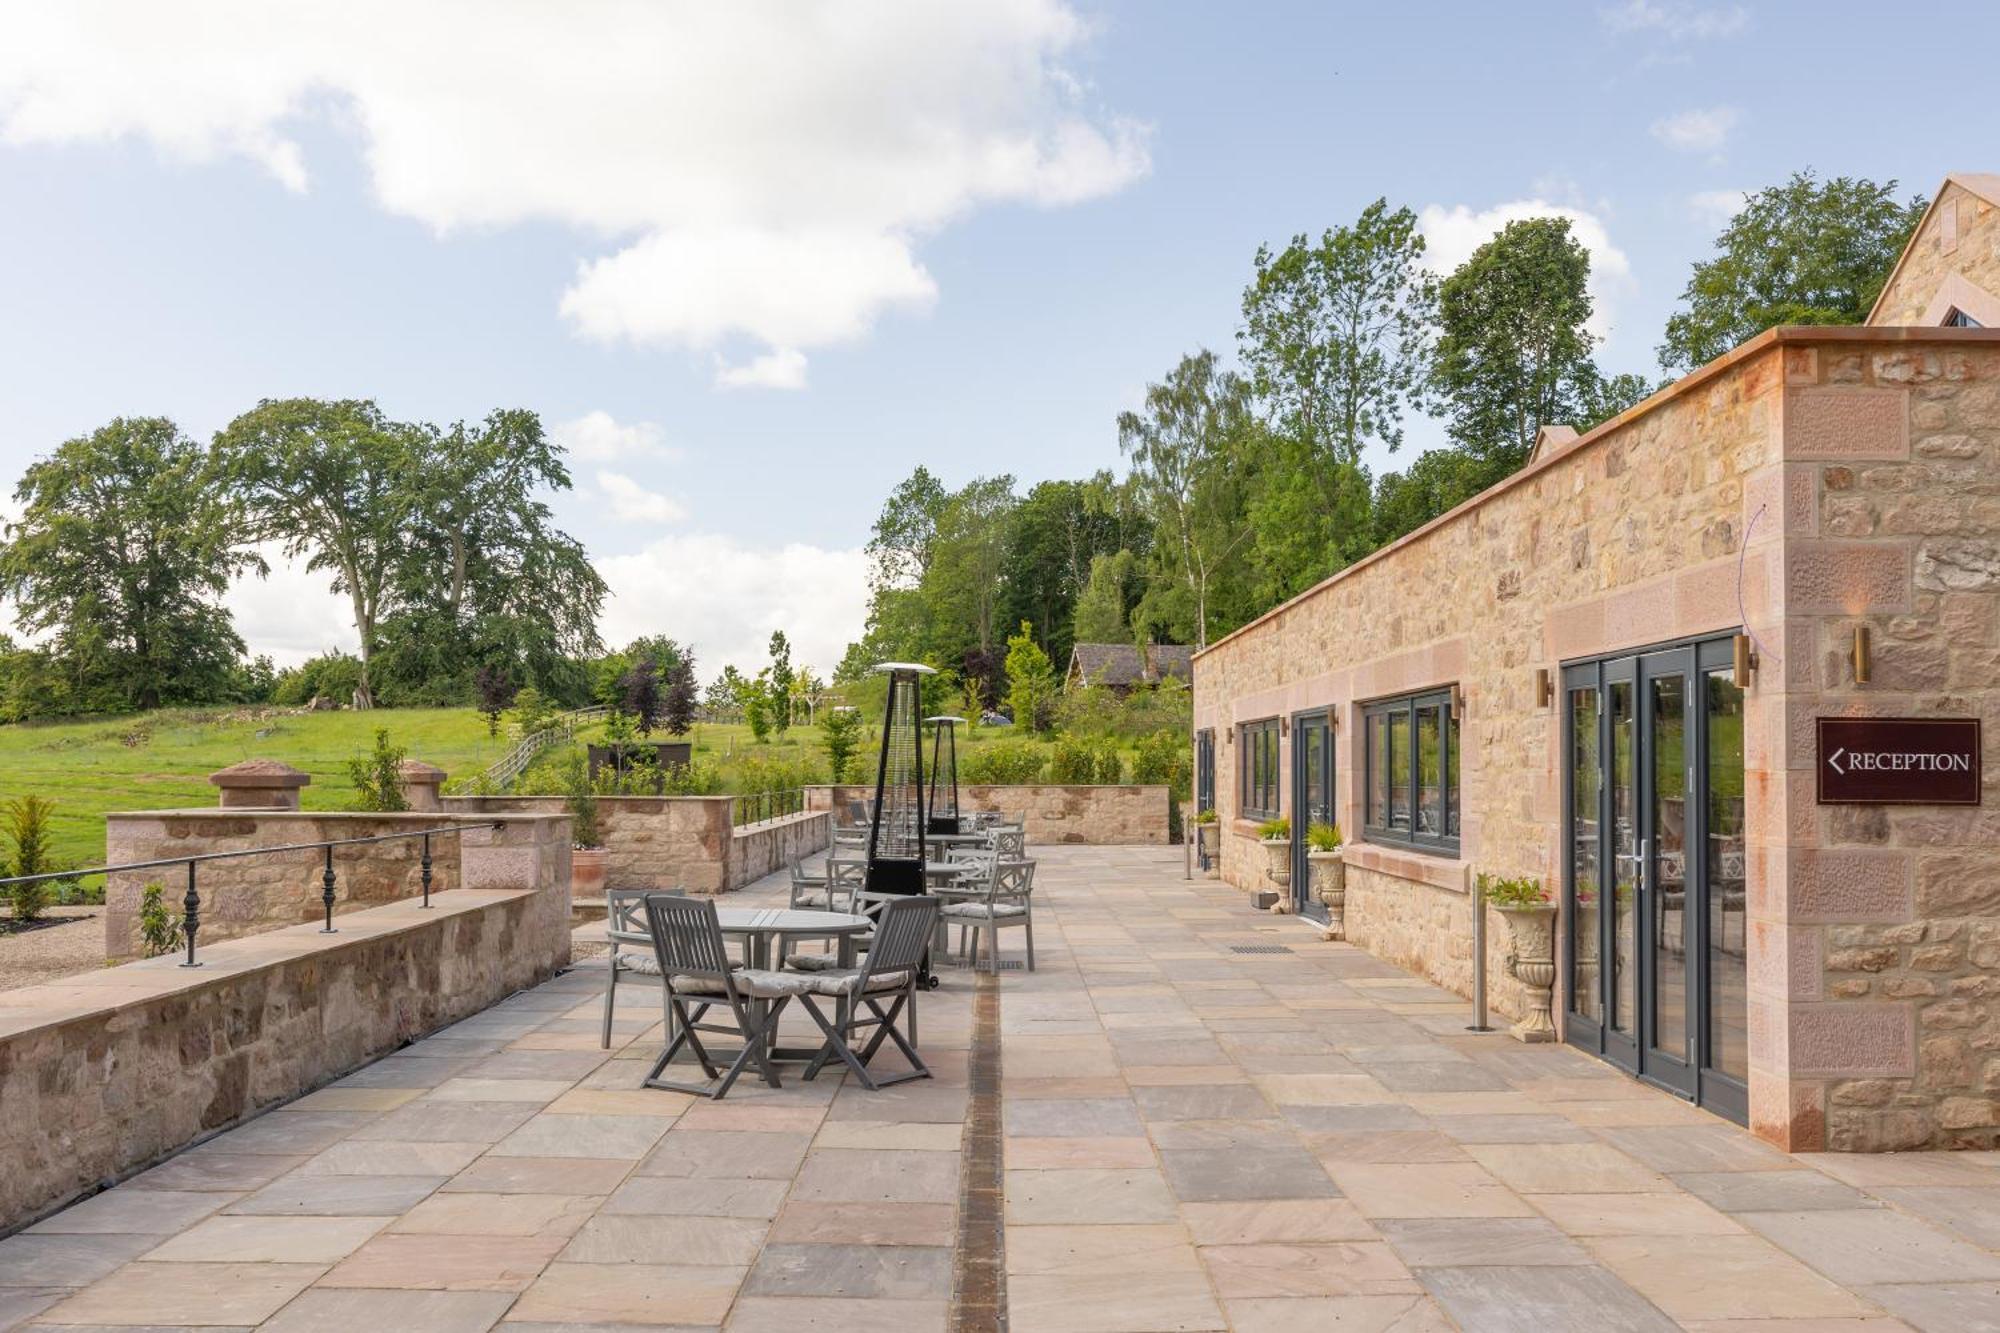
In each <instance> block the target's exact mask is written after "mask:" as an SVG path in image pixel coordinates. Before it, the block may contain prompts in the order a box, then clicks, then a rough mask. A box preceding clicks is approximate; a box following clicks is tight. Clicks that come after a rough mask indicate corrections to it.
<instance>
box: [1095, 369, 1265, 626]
mask: <svg viewBox="0 0 2000 1333" xmlns="http://www.w3.org/2000/svg"><path fill="white" fill-rule="evenodd" d="M1255 435H1256V424H1255V420H1254V417H1253V414H1252V411H1251V402H1250V386H1249V384H1248V383H1247V382H1245V381H1244V379H1243V378H1242V377H1241V376H1239V375H1236V374H1234V373H1232V372H1230V371H1226V370H1222V369H1219V368H1218V367H1217V365H1216V359H1215V353H1213V352H1209V351H1202V352H1197V353H1195V354H1194V355H1192V356H1184V357H1182V358H1181V361H1180V364H1179V365H1177V366H1175V367H1174V368H1173V370H1171V371H1169V372H1168V374H1167V377H1166V378H1165V379H1164V380H1162V381H1161V382H1159V383H1158V384H1150V385H1148V386H1146V400H1145V404H1144V406H1143V407H1142V408H1141V410H1139V411H1137V412H1129V411H1128V412H1121V413H1119V414H1118V447H1119V448H1120V449H1121V450H1123V451H1124V454H1125V456H1126V458H1127V459H1129V460H1130V462H1131V468H1132V481H1133V485H1134V487H1135V489H1136V490H1137V493H1138V495H1139V497H1140V500H1141V503H1142V504H1143V505H1144V506H1145V508H1146V510H1147V512H1148V513H1149V514H1150V516H1151V518H1152V521H1153V526H1154V536H1153V558H1154V562H1155V568H1156V569H1157V570H1158V571H1160V574H1161V578H1160V579H1159V580H1157V582H1156V587H1157V588H1158V590H1159V591H1160V593H1161V594H1162V595H1161V596H1156V597H1153V598H1151V599H1150V606H1149V611H1150V613H1152V614H1155V615H1159V616H1161V617H1162V618H1164V619H1168V620H1169V621H1170V623H1173V624H1174V625H1175V627H1176V628H1177V629H1179V630H1181V631H1183V632H1185V634H1186V635H1187V636H1188V641H1190V642H1192V643H1193V644H1194V645H1195V646H1196V647H1202V646H1205V645H1206V644H1207V643H1208V638H1209V633H1210V631H1211V630H1212V629H1214V628H1217V627H1218V626H1217V623H1216V621H1217V616H1216V613H1217V610H1218V607H1217V605H1216V594H1217V591H1218V588H1219V585H1220V584H1221V582H1222V581H1223V579H1224V578H1225V576H1226V572H1227V571H1228V569H1229V567H1230V563H1231V558H1232V556H1234V555H1235V554H1237V553H1238V551H1239V549H1240V548H1241V547H1242V546H1243V544H1244V541H1245V539H1246V538H1247V537H1248V536H1249V535H1250V530H1249V528H1248V527H1246V526H1245V525H1244V523H1243V507H1242V496H1241V490H1240V487H1241V483H1242V477H1241V474H1240V472H1239V471H1238V469H1237V467H1236V464H1237V463H1238V461H1239V460H1240V459H1242V458H1243V457H1244V455H1245V454H1246V452H1247V451H1248V448H1249V444H1248V442H1249V441H1251V440H1252V439H1254V438H1255ZM1176 613H1177V614H1176Z"/></svg>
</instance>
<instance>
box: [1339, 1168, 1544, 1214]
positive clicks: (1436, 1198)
mask: <svg viewBox="0 0 2000 1333" xmlns="http://www.w3.org/2000/svg"><path fill="white" fill-rule="evenodd" d="M1326 1171H1327V1174H1329V1175H1331V1176H1332V1177H1333V1180H1334V1183H1335V1184H1336V1185H1338V1186H1339V1187H1340V1192H1341V1193H1342V1194H1343V1195H1345V1196H1346V1197H1347V1198H1348V1199H1349V1200H1351V1201H1352V1202H1353V1204H1354V1206H1355V1207H1356V1208H1358V1209H1359V1210H1360V1211H1361V1214H1362V1216H1364V1217H1369V1218H1377V1217H1532V1216H1534V1210H1533V1209H1532V1208H1530V1207H1528V1205H1527V1204H1526V1203H1525V1202H1523V1201H1522V1200H1521V1198H1520V1197H1519V1196H1518V1195H1516V1194H1515V1193H1514V1192H1513V1191H1511V1190H1509V1189H1508V1188H1507V1187H1506V1186H1504V1185H1502V1184H1501V1183H1500V1182H1499V1181H1498V1180H1496V1179H1494V1178H1493V1177H1492V1176H1491V1175H1489V1174H1488V1173H1487V1171H1486V1170H1485V1168H1483V1167H1481V1166H1480V1165H1478V1164H1477V1163H1474V1162H1465V1163H1458V1162H1443V1163H1435V1164H1432V1163H1415V1164H1401V1163H1370V1162H1331V1163H1328V1164H1327V1167H1326Z"/></svg>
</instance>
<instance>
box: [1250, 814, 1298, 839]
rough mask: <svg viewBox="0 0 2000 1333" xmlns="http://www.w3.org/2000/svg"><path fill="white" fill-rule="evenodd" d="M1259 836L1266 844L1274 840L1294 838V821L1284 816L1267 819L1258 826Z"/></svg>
mask: <svg viewBox="0 0 2000 1333" xmlns="http://www.w3.org/2000/svg"><path fill="white" fill-rule="evenodd" d="M1257 836H1258V837H1260V838H1262V839H1264V841H1266V842H1269V841H1270V840H1271V839H1273V838H1289V837H1291V836H1292V821H1291V820H1289V819H1287V818H1285V816H1283V815H1279V816H1278V817H1277V818H1276V819H1267V820H1265V821H1264V822H1263V823H1261V824H1259V825H1258V826H1257Z"/></svg>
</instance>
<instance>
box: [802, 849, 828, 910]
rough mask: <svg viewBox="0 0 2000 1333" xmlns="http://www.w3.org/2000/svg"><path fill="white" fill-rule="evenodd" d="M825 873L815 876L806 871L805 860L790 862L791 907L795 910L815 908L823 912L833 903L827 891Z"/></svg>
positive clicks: (821, 872)
mask: <svg viewBox="0 0 2000 1333" xmlns="http://www.w3.org/2000/svg"><path fill="white" fill-rule="evenodd" d="M827 879H828V876H827V873H826V871H824V870H822V871H820V872H818V873H817V874H815V873H813V872H812V871H809V870H807V869H806V863H805V858H803V857H801V858H800V859H798V860H797V861H794V862H792V906H793V907H795V908H816V909H821V910H824V909H826V908H828V907H830V906H831V905H832V903H833V897H832V895H831V893H830V892H829V891H828V886H827Z"/></svg>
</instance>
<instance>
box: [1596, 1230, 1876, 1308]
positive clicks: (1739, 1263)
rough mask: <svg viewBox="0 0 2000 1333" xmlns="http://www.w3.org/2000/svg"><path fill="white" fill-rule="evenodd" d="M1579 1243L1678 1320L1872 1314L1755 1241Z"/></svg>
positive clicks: (1602, 1239) (1609, 1239) (1600, 1239)
mask: <svg viewBox="0 0 2000 1333" xmlns="http://www.w3.org/2000/svg"><path fill="white" fill-rule="evenodd" d="M1582 1243H1583V1245H1584V1246H1585V1247H1586V1248H1587V1249H1589V1251H1590V1252H1591V1253H1592V1254H1594V1255H1596V1256H1597V1259H1598V1261H1599V1262H1600V1263H1602V1264H1604V1265H1605V1266H1606V1267H1607V1268H1609V1269H1611V1270H1612V1271H1613V1272H1615V1273H1616V1274H1617V1275H1618V1276H1619V1277H1621V1278H1623V1279H1624V1280H1625V1281H1626V1282H1627V1283H1628V1284H1630V1285H1631V1287H1632V1288H1633V1290H1635V1291H1637V1292H1639V1293H1640V1294H1642V1295H1644V1296H1645V1297H1646V1298H1647V1299H1649V1300H1651V1301H1652V1302H1653V1303H1654V1304H1655V1305H1657V1306H1659V1308H1660V1309H1662V1310H1664V1311H1666V1312H1667V1313H1668V1314H1670V1315H1672V1316H1673V1317H1674V1318H1676V1319H1681V1320H1689V1319H1778V1318H1786V1319H1806V1318H1814V1319H1820V1318H1851V1317H1854V1316H1858V1315H1865V1314H1869V1313H1871V1312H1872V1310H1871V1307H1870V1306H1869V1305H1868V1304H1867V1303H1866V1302H1865V1301H1863V1300H1861V1299H1860V1298H1858V1297H1856V1296H1855V1295H1854V1294H1853V1293H1851V1292H1849V1291H1847V1290H1845V1289H1843V1288H1841V1287H1840V1286H1839V1285H1837V1284H1835V1283H1834V1282H1831V1281H1829V1280H1828V1279H1827V1278H1825V1277H1822V1276H1821V1275H1820V1274H1818V1273H1816V1272H1814V1271H1813V1270H1812V1269H1810V1268H1808V1267H1807V1266H1806V1265H1805V1264H1803V1263H1800V1262H1799V1261H1798V1260H1796V1259H1793V1258H1791V1257H1790V1256H1789V1255H1787V1254H1785V1253H1784V1252H1783V1251H1781V1250H1779V1249H1778V1248H1777V1247H1776V1246H1775V1245H1772V1244H1770V1243H1769V1242H1767V1241H1763V1240H1760V1239H1758V1238H1756V1237H1753V1236H1589V1237H1585V1238H1583V1242H1582ZM1585 1271H1588V1270H1585Z"/></svg>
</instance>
